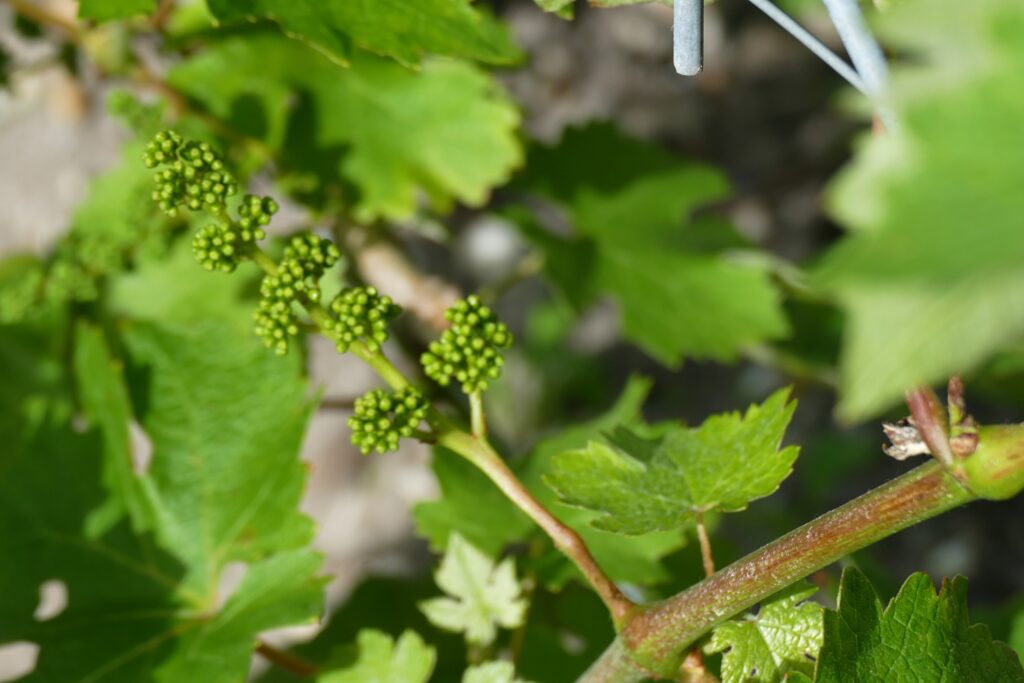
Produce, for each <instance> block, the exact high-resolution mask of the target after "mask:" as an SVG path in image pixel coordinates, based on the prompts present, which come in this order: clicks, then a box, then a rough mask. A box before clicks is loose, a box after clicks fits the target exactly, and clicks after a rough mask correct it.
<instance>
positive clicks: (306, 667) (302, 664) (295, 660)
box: [256, 640, 317, 678]
mask: <svg viewBox="0 0 1024 683" xmlns="http://www.w3.org/2000/svg"><path fill="white" fill-rule="evenodd" d="M256 652H258V653H260V655H261V656H262V657H263V658H264V659H266V660H267V661H268V662H270V663H271V664H274V665H275V666H279V667H281V668H282V669H284V670H285V671H288V672H290V673H293V674H295V675H296V676H299V677H301V678H312V677H313V676H316V674H317V668H316V667H315V666H313V664H311V663H310V662H307V661H306V660H305V659H302V658H301V657H297V656H296V655H293V654H292V653H290V652H285V651H284V650H279V649H277V648H276V647H273V646H272V645H267V644H266V643H265V642H263V641H262V640H261V641H259V642H258V643H257V644H256Z"/></svg>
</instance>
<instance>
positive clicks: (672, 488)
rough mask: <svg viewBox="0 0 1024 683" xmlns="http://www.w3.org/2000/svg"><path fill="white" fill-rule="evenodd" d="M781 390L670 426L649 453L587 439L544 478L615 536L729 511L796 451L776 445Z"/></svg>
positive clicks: (759, 490) (786, 417)
mask: <svg viewBox="0 0 1024 683" xmlns="http://www.w3.org/2000/svg"><path fill="white" fill-rule="evenodd" d="M788 398H789V389H781V390H779V391H777V392H775V393H774V394H773V395H772V396H770V397H769V398H768V399H767V400H766V401H765V402H764V403H762V404H761V405H753V406H751V407H750V408H748V409H747V412H746V414H745V415H742V416H741V415H740V414H739V413H737V412H731V413H724V414H721V415H713V416H711V417H709V418H708V419H707V420H705V421H704V423H703V424H701V426H700V427H696V428H687V427H681V426H677V427H675V428H674V429H673V430H672V431H670V432H668V433H667V434H666V435H665V436H664V438H663V439H662V440H661V441H660V443H659V445H658V446H657V448H655V449H651V448H649V447H646V446H645V447H643V448H632V449H630V450H629V451H628V452H627V451H625V450H623V447H624V446H625V447H628V443H627V442H626V441H625V440H623V439H621V438H620V439H616V440H615V443H614V444H610V443H606V442H600V441H592V442H591V443H590V444H589V445H588V446H587V447H586V448H585V449H582V450H570V451H566V452H563V453H561V454H559V455H557V456H555V457H554V458H553V459H552V466H551V469H550V470H549V472H548V473H547V476H546V477H545V480H546V481H547V482H548V484H549V485H550V486H551V487H552V488H553V489H554V490H555V491H556V492H557V493H558V495H559V497H560V498H561V499H562V500H563V501H564V502H566V503H568V504H570V505H576V506H579V507H582V508H584V509H587V510H591V511H593V512H595V513H597V516H596V517H595V518H594V520H593V522H592V523H593V524H594V526H596V527H597V528H599V529H605V530H607V531H612V532H615V533H621V534H643V533H649V532H652V531H667V530H672V529H678V528H680V527H682V526H683V525H684V524H686V523H687V522H689V521H690V520H691V519H692V517H693V515H694V514H695V513H704V512H711V511H720V512H736V511H739V510H743V509H744V508H746V507H747V505H748V504H749V503H750V501H752V500H756V499H758V498H763V497H765V496H767V495H769V494H771V493H773V492H774V491H775V490H776V489H778V487H779V485H780V484H781V483H782V481H783V480H784V479H785V478H786V477H787V476H789V474H790V472H792V466H793V462H794V461H795V460H796V457H797V454H798V453H799V449H798V448H797V447H796V446H787V447H786V448H782V449H780V448H779V446H780V444H781V442H782V438H783V436H784V434H785V431H786V427H787V425H788V424H789V421H790V418H791V417H792V416H793V411H794V410H795V409H796V403H795V402H789V401H788Z"/></svg>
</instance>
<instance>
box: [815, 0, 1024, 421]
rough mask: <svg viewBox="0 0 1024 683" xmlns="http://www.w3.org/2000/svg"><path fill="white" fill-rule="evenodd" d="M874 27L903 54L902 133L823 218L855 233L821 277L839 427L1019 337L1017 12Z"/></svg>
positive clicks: (937, 16) (886, 21) (940, 16)
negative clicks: (841, 314) (831, 321)
mask: <svg viewBox="0 0 1024 683" xmlns="http://www.w3.org/2000/svg"><path fill="white" fill-rule="evenodd" d="M880 19H881V21H880V28H881V30H882V31H883V36H884V37H886V38H887V39H888V40H889V42H890V43H891V44H892V45H893V47H894V49H895V50H897V51H898V52H900V53H902V54H912V55H914V58H913V60H908V62H909V63H908V64H907V65H905V66H902V67H900V68H898V69H897V70H896V72H895V74H894V81H893V87H892V89H891V90H892V98H893V105H894V107H895V110H896V114H897V118H898V120H899V126H898V128H896V129H895V130H892V131H888V132H887V133H886V134H885V135H875V136H872V137H871V139H870V140H866V141H865V142H864V144H863V146H862V148H861V151H860V153H859V154H858V156H857V158H856V159H855V161H854V163H853V164H852V165H851V166H850V167H849V168H848V169H847V170H846V171H845V172H844V173H842V174H841V175H840V176H839V178H838V180H837V181H836V183H835V184H834V186H833V188H832V190H831V202H830V204H831V211H832V213H833V215H834V216H835V217H836V218H837V219H839V221H840V222H841V223H842V224H844V225H846V226H848V227H849V228H851V230H852V232H851V234H850V235H849V236H848V237H847V238H846V239H844V240H843V241H842V242H841V243H840V244H839V245H838V246H837V247H836V248H835V249H834V250H833V251H832V252H831V253H830V254H828V255H827V256H826V258H825V260H824V261H823V262H822V264H821V267H820V269H819V270H818V277H819V281H820V282H821V283H822V284H823V285H824V286H825V287H826V288H828V289H830V290H831V291H832V292H834V293H835V294H836V295H837V296H838V298H839V300H840V301H841V302H842V305H843V306H844V308H845V309H846V312H847V315H848V320H849V322H848V331H847V333H846V338H845V340H844V350H843V354H842V359H841V376H842V377H841V378H842V389H843V391H842V397H841V402H840V406H839V411H840V414H841V415H843V416H844V417H846V418H848V419H863V418H866V417H870V416H871V415H874V414H876V413H878V412H879V411H881V410H884V409H885V408H888V407H889V406H891V405H892V404H893V403H895V402H897V401H898V400H899V399H900V397H901V396H902V395H903V392H904V391H905V390H906V389H908V388H910V387H912V386H914V385H917V384H921V383H932V382H937V381H943V380H944V379H945V378H946V377H948V376H949V375H950V374H953V373H958V372H966V371H969V370H971V369H972V368H975V367H977V366H979V365H980V364H982V363H983V362H984V361H985V360H986V359H988V358H989V357H990V356H991V355H992V354H993V353H994V352H996V351H998V350H1000V349H1001V348H1003V347H1004V346H1005V345H1007V344H1009V343H1012V342H1016V341H1019V339H1020V337H1021V335H1022V334H1024V303H1022V302H1024V270H1022V267H1021V264H1022V263H1024V232H1022V231H1021V230H1020V215H1021V213H1022V212H1024V195H1022V193H1021V192H1019V191H1018V188H1019V180H1020V178H1021V176H1022V174H1024V160H1022V157H1021V155H1019V154H1014V153H1013V150H1016V149H1020V148H1021V146H1022V145H1024V129H1022V127H1021V126H1020V121H1021V119H1022V118H1024V87H1021V85H1022V81H1021V73H1022V70H1024V44H1022V42H1021V41H1020V40H1019V39H1018V38H1017V36H1018V34H1019V31H1017V30H1016V29H1019V28H1020V27H1021V26H1024V6H1022V5H1021V4H1020V3H1012V2H1005V0H979V1H978V2H970V3H953V4H950V5H949V6H948V7H946V6H941V7H940V6H939V5H936V4H933V3H928V2H903V3H899V4H895V3H894V6H893V7H892V8H891V11H887V12H885V13H883V14H882V15H881V16H880ZM981 130H983V131H985V144H984V145H979V144H977V134H978V131H981Z"/></svg>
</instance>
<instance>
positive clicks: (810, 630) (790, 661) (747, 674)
mask: <svg viewBox="0 0 1024 683" xmlns="http://www.w3.org/2000/svg"><path fill="white" fill-rule="evenodd" d="M815 591H817V588H815V587H814V586H811V585H808V584H806V583H797V584H794V585H792V586H790V587H789V588H787V589H785V590H783V591H781V592H780V593H778V594H777V595H775V596H774V597H772V598H770V599H768V600H766V601H765V602H763V603H762V604H761V606H760V608H759V609H758V610H757V613H756V614H748V615H746V616H743V617H739V618H737V619H733V620H732V621H727V622H726V623H724V624H721V625H720V626H717V627H716V628H715V630H714V632H713V633H712V634H711V641H710V643H709V644H708V646H707V651H708V652H723V653H724V654H723V656H722V682H723V683H748V682H751V683H774V682H775V681H779V680H782V677H783V675H784V674H787V673H791V672H794V671H799V672H803V673H805V674H812V673H813V672H814V662H815V660H816V659H817V656H818V650H819V649H820V648H821V637H822V634H821V629H822V626H821V622H822V608H821V605H819V604H817V603H815V602H811V601H810V600H808V598H810V597H811V596H812V595H814V593H815Z"/></svg>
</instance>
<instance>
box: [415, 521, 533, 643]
mask: <svg viewBox="0 0 1024 683" xmlns="http://www.w3.org/2000/svg"><path fill="white" fill-rule="evenodd" d="M434 579H435V580H436V581H437V585H438V587H440V588H441V590H442V591H444V592H445V593H446V594H447V595H449V596H450V597H445V598H432V599H430V600H425V601H423V602H421V603H420V605H419V606H420V609H421V610H422V611H423V613H424V614H425V615H426V616H427V619H429V620H430V621H431V622H432V623H433V624H434V625H435V626H438V627H440V628H443V629H445V630H448V631H455V632H462V633H464V634H465V636H466V640H467V641H469V642H470V643H472V644H475V645H489V644H491V643H492V642H494V638H495V637H496V636H497V634H498V627H502V628H508V629H511V628H517V627H519V626H521V625H522V623H523V619H524V618H525V616H526V601H525V600H523V599H522V598H521V597H520V595H521V593H522V589H521V588H520V586H519V582H518V581H517V580H516V570H515V565H514V564H513V562H512V558H507V559H505V560H503V561H502V562H501V563H500V564H498V565H497V566H495V564H494V562H493V561H492V560H491V559H490V558H489V557H487V555H485V554H484V553H483V552H481V551H480V550H478V549H477V548H474V547H473V546H472V545H470V543H469V542H468V541H466V540H465V539H464V538H462V536H460V535H458V534H452V535H451V537H450V538H449V539H448V550H447V552H446V553H445V555H444V559H443V560H441V566H440V567H439V568H438V570H437V572H436V573H435V574H434Z"/></svg>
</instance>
